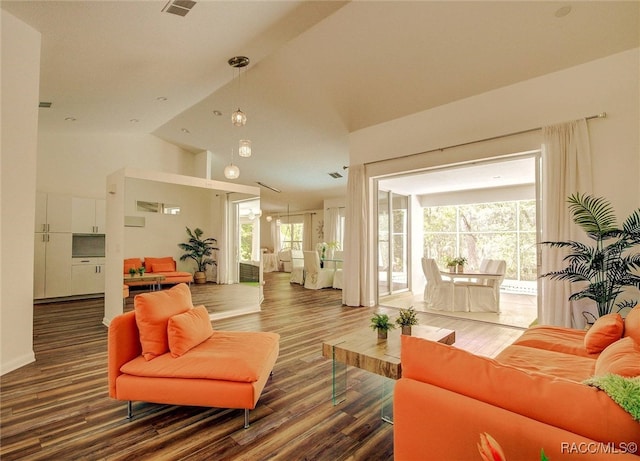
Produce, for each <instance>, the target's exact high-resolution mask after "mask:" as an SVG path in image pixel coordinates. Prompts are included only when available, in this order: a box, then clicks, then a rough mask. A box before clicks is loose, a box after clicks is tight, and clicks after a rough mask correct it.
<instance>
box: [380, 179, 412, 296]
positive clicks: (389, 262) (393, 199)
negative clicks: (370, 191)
mask: <svg viewBox="0 0 640 461" xmlns="http://www.w3.org/2000/svg"><path fill="white" fill-rule="evenodd" d="M409 224H410V223H409V197H408V196H406V195H401V194H396V193H394V192H392V191H385V190H378V296H384V295H389V294H392V293H396V292H398V291H405V290H407V289H408V288H409V267H410V266H411V264H410V261H409V254H410V253H409V241H410V235H409Z"/></svg>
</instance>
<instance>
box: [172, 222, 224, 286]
mask: <svg viewBox="0 0 640 461" xmlns="http://www.w3.org/2000/svg"><path fill="white" fill-rule="evenodd" d="M203 233H204V232H202V230H201V229H200V228H195V229H194V230H193V232H191V229H189V228H188V227H187V234H188V235H189V240H188V241H187V242H186V243H178V246H179V247H180V248H181V249H182V250H183V251H184V252H185V253H184V254H183V255H182V256H180V261H186V260H187V259H193V260H194V261H195V262H196V266H197V267H196V273H195V274H193V279H194V281H195V283H206V281H207V276H206V274H205V271H206V270H207V266H209V265H211V264H214V265H215V264H216V262H215V260H214V259H213V258H211V255H212V254H213V252H214V250H217V249H218V248H217V247H216V243H218V241H217V240H216V239H214V238H212V237H209V238H205V239H203V238H202V234H203Z"/></svg>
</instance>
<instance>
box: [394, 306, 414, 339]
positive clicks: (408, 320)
mask: <svg viewBox="0 0 640 461" xmlns="http://www.w3.org/2000/svg"><path fill="white" fill-rule="evenodd" d="M398 314H399V317H398V318H397V319H396V323H397V324H398V326H400V328H402V334H403V335H407V336H411V327H412V326H413V325H417V324H418V316H417V314H416V311H415V310H413V306H411V307H409V308H408V309H400V312H398Z"/></svg>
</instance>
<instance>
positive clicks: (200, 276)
mask: <svg viewBox="0 0 640 461" xmlns="http://www.w3.org/2000/svg"><path fill="white" fill-rule="evenodd" d="M193 281H194V282H196V283H207V274H205V273H204V272H196V273H195V274H193Z"/></svg>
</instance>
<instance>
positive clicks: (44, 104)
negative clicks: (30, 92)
mask: <svg viewBox="0 0 640 461" xmlns="http://www.w3.org/2000/svg"><path fill="white" fill-rule="evenodd" d="M38 107H39V108H40V109H48V108H49V107H51V103H50V102H45V101H40V104H38Z"/></svg>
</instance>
